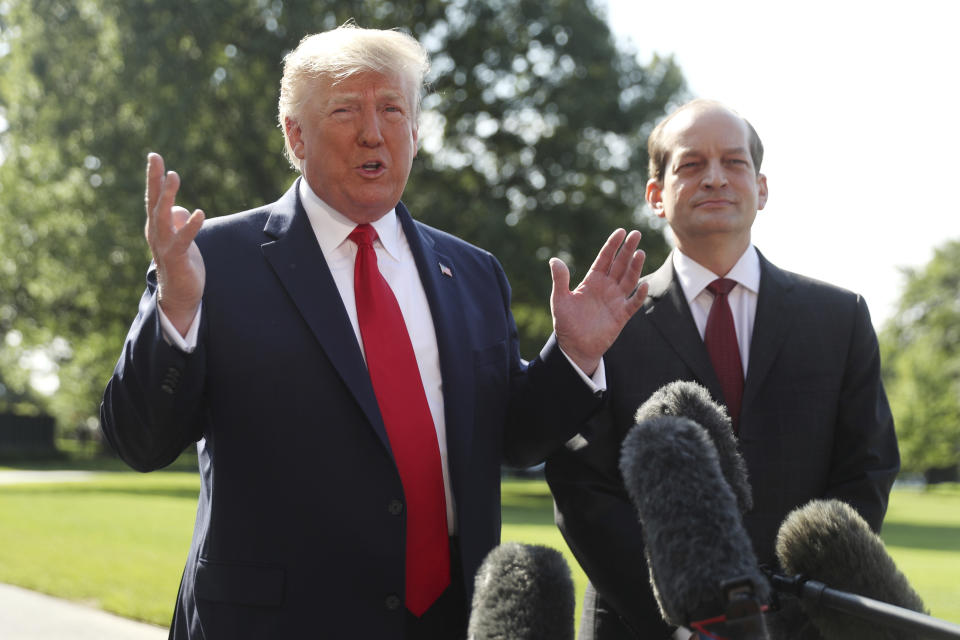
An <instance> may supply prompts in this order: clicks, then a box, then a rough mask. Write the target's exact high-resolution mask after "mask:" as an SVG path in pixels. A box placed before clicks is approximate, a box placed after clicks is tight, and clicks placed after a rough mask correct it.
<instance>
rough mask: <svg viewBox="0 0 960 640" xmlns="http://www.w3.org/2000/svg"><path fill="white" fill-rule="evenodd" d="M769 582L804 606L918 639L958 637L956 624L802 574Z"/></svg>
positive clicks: (772, 577)
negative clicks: (835, 586)
mask: <svg viewBox="0 0 960 640" xmlns="http://www.w3.org/2000/svg"><path fill="white" fill-rule="evenodd" d="M770 584H771V585H772V586H773V588H774V589H775V590H777V591H780V592H782V593H789V594H792V595H794V596H797V597H798V598H800V600H801V601H802V602H804V603H806V604H807V605H811V606H814V607H821V606H822V607H826V608H828V609H833V610H835V611H840V612H843V613H846V614H849V615H852V616H857V617H858V618H862V619H864V620H867V621H869V622H873V623H877V624H882V625H886V626H887V627H889V628H894V629H899V630H901V631H909V632H911V633H914V634H917V637H918V638H930V639H931V640H941V639H942V640H960V625H956V624H953V623H952V622H947V621H946V620H939V619H937V618H932V617H930V616H928V615H924V614H922V613H917V612H916V611H911V610H910V609H905V608H903V607H898V606H896V605H892V604H888V603H886V602H881V601H880V600H873V599H872V598H867V597H864V596H859V595H856V594H852V593H848V592H846V591H840V590H838V589H831V588H830V587H828V586H827V585H825V584H823V583H822V582H817V581H816V580H808V579H807V578H805V577H803V576H802V575H798V576H793V577H788V576H782V575H778V574H772V575H770Z"/></svg>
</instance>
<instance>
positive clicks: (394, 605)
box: [384, 593, 401, 611]
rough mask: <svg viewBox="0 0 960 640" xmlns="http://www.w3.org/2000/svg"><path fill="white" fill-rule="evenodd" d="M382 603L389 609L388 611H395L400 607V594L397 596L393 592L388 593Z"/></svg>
mask: <svg viewBox="0 0 960 640" xmlns="http://www.w3.org/2000/svg"><path fill="white" fill-rule="evenodd" d="M384 604H385V605H387V609H389V610H390V611H396V610H397V609H399V608H400V604H401V602H400V596H398V595H397V594H395V593H391V594H390V595H388V596H387V599H386V601H385V602H384Z"/></svg>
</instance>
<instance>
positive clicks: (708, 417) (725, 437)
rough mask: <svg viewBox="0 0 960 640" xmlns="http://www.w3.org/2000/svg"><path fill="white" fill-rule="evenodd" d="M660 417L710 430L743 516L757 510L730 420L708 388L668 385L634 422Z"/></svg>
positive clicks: (685, 383) (686, 383)
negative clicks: (684, 421) (691, 423)
mask: <svg viewBox="0 0 960 640" xmlns="http://www.w3.org/2000/svg"><path fill="white" fill-rule="evenodd" d="M657 416H679V417H682V418H689V419H690V420H693V421H694V422H696V423H697V424H698V425H700V426H701V427H703V428H704V429H706V431H707V433H709V434H710V438H711V439H712V440H713V445H714V447H716V449H717V455H718V457H719V461H720V470H721V471H722V472H723V477H724V478H725V479H726V481H727V484H729V485H730V488H731V489H732V490H733V494H734V495H735V496H736V497H737V504H738V505H739V507H740V513H746V512H747V511H749V510H750V509H751V508H753V492H752V490H751V488H750V482H749V480H748V478H747V465H746V463H745V462H744V461H743V458H742V457H741V455H740V451H739V449H738V448H737V439H736V437H734V435H733V426H732V424H731V422H730V417H729V416H728V415H727V411H726V409H725V408H724V407H723V406H722V405H720V404H717V403H716V402H714V400H713V398H712V397H710V392H709V391H707V389H706V388H705V387H703V386H701V385H699V384H697V383H696V382H689V381H686V380H678V381H676V382H671V383H670V384H667V385H664V386H663V387H661V388H660V389H658V390H657V391H656V392H655V393H654V394H653V395H651V396H650V397H649V398H648V399H647V401H646V402H644V403H643V404H642V405H640V407H639V408H638V409H637V413H636V416H635V418H634V422H635V423H637V424H639V423H641V422H643V421H644V420H647V419H648V418H654V417H657Z"/></svg>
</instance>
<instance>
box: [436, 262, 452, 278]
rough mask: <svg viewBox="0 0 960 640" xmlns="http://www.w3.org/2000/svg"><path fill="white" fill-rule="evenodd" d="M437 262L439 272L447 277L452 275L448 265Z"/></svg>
mask: <svg viewBox="0 0 960 640" xmlns="http://www.w3.org/2000/svg"><path fill="white" fill-rule="evenodd" d="M437 264H438V265H439V266H440V273H442V274H443V275H445V276H447V277H448V278H452V277H453V271H451V270H450V267H448V266H447V265H445V264H443V263H442V262H438V263H437Z"/></svg>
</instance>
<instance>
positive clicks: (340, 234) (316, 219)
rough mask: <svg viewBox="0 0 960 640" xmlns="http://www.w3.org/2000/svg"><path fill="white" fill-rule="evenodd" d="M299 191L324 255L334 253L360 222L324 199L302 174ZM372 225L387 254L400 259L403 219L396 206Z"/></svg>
mask: <svg viewBox="0 0 960 640" xmlns="http://www.w3.org/2000/svg"><path fill="white" fill-rule="evenodd" d="M299 191H300V201H301V202H302V203H303V209H304V211H306V213H307V219H308V220H310V226H311V227H312V228H313V233H314V235H316V236H317V242H319V243H320V250H321V251H323V255H325V256H331V255H333V252H334V251H336V250H337V249H338V248H339V247H340V245H342V244H343V243H344V242H345V241H346V240H347V236H349V235H350V232H351V231H353V230H354V228H355V227H356V226H357V223H356V222H353V221H352V220H350V219H349V218H348V217H347V216H345V215H343V214H342V213H340V212H339V211H337V210H336V209H334V208H333V207H331V206H330V205H328V204H327V203H326V202H324V201H323V200H321V199H320V197H319V196H318V195H317V194H316V193H314V192H313V189H311V188H310V185H309V184H307V181H306V180H305V179H303V178H301V179H300V187H299ZM371 226H372V227H373V228H374V229H376V231H377V237H378V238H379V240H380V244H381V245H383V248H384V249H385V250H386V252H387V254H388V255H389V256H390V257H391V258H393V259H394V260H399V256H400V220H399V219H398V218H397V210H396V209H391V210H390V211H388V212H387V213H386V214H385V215H384V216H383V217H381V218H380V219H379V220H377V221H376V222H373V223H371Z"/></svg>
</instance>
